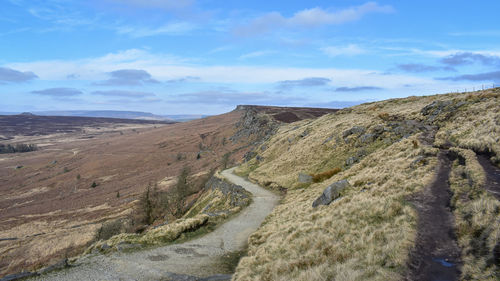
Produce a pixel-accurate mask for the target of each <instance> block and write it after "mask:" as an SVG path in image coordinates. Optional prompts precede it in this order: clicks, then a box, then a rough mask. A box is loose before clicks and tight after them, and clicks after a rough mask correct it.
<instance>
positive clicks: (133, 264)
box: [34, 168, 279, 280]
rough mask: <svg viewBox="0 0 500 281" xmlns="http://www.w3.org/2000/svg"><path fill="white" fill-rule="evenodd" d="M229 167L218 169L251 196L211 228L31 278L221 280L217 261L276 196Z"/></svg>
mask: <svg viewBox="0 0 500 281" xmlns="http://www.w3.org/2000/svg"><path fill="white" fill-rule="evenodd" d="M233 170H234V168H233V169H229V170H225V171H223V172H222V175H223V176H224V177H225V178H226V179H228V180H229V181H231V182H233V183H234V184H237V185H241V186H242V187H244V188H245V189H246V190H248V191H249V192H251V193H252V194H253V202H252V204H251V205H250V206H248V207H246V208H245V209H244V210H242V211H241V212H240V213H239V214H238V215H237V216H236V217H234V218H232V219H231V220H229V221H227V222H226V223H224V224H223V225H221V226H219V227H218V228H217V229H216V230H215V231H213V232H211V233H209V234H207V235H205V236H202V237H199V238H197V239H194V240H191V241H188V242H186V243H182V244H174V245H169V246H164V247H159V248H155V249H148V250H143V251H137V252H133V253H120V252H117V253H113V254H110V255H97V256H89V257H85V258H82V259H80V260H79V261H78V262H77V264H76V265H75V266H74V267H71V268H69V269H66V270H63V271H58V272H52V273H50V274H47V275H43V276H40V277H38V279H34V280H227V279H228V278H230V276H228V275H219V276H214V275H216V274H231V272H227V271H228V269H227V265H226V266H224V264H221V263H222V262H221V261H222V260H223V259H224V257H225V256H227V255H230V254H231V253H234V252H237V251H241V250H243V249H244V248H245V246H246V243H247V239H248V236H249V235H250V234H251V233H252V232H254V231H255V230H256V229H257V228H258V227H259V226H260V224H261V223H262V221H263V220H264V218H265V217H266V216H267V215H268V214H269V213H270V212H271V211H272V209H273V208H274V206H275V205H276V204H277V203H278V199H279V197H278V196H277V195H275V194H273V193H272V192H270V191H268V190H265V189H263V188H262V187H260V186H258V185H256V184H253V183H251V182H248V181H246V180H245V179H243V178H240V177H238V176H236V175H234V174H233V173H232V172H233ZM188 275H189V276H188ZM193 276H198V277H207V276H212V277H211V279H199V278H197V277H193Z"/></svg>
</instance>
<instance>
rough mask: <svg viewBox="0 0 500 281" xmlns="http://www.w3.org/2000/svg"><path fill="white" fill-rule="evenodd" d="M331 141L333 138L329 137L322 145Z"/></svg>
mask: <svg viewBox="0 0 500 281" xmlns="http://www.w3.org/2000/svg"><path fill="white" fill-rule="evenodd" d="M332 139H333V136H329V137H328V138H327V139H326V140H325V141H323V144H326V143H327V142H329V141H331V140H332Z"/></svg>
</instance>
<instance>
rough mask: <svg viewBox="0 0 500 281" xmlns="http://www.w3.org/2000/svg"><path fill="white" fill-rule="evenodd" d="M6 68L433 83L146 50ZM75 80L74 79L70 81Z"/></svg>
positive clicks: (55, 75)
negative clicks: (209, 61)
mask: <svg viewBox="0 0 500 281" xmlns="http://www.w3.org/2000/svg"><path fill="white" fill-rule="evenodd" d="M7 67H10V68H14V69H17V70H20V71H33V72H35V73H37V75H38V76H39V79H40V80H52V81H54V80H55V81H57V80H67V76H68V74H73V75H74V77H78V79H79V80H84V81H91V82H95V81H101V80H104V79H107V78H108V76H109V73H110V72H112V71H116V70H119V69H141V70H144V71H147V72H148V73H149V74H151V76H153V77H155V79H157V80H160V81H166V80H170V79H175V78H178V77H199V78H200V79H201V81H203V82H204V83H240V84H252V83H258V84H264V83H269V84H273V85H274V84H275V83H276V82H278V81H284V80H300V79H303V78H304V77H331V79H332V80H333V81H335V84H336V85H345V86H357V85H358V84H357V83H358V81H360V80H362V81H364V83H366V84H367V85H371V86H374V87H384V88H391V87H399V86H400V85H404V84H420V83H434V82H433V80H432V79H431V78H422V77H416V76H411V75H406V74H398V75H384V74H383V73H380V72H376V71H373V70H361V69H338V68H299V67H268V66H245V65H213V66H205V65H196V64H193V63H192V62H190V61H187V60H183V59H181V58H176V57H173V56H169V55H164V54H152V53H149V52H147V51H145V50H137V49H132V50H127V51H122V52H118V53H111V54H107V55H105V56H102V57H96V58H87V59H81V60H73V61H71V60H67V61H64V60H58V61H35V62H23V63H11V64H8V65H7ZM72 81H74V79H73V80H72Z"/></svg>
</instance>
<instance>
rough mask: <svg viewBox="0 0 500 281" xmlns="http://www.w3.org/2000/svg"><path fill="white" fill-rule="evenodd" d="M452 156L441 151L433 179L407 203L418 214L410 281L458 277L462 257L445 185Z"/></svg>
mask: <svg viewBox="0 0 500 281" xmlns="http://www.w3.org/2000/svg"><path fill="white" fill-rule="evenodd" d="M452 159H453V158H452V155H450V154H449V153H448V151H447V150H441V152H440V153H439V155H438V160H439V164H438V170H437V175H436V178H435V180H434V181H433V182H432V184H431V185H430V186H428V187H427V188H425V189H424V190H423V191H422V192H419V193H418V194H416V195H415V196H414V197H413V198H412V199H411V200H410V201H411V202H412V203H413V204H414V206H415V208H416V210H417V212H418V224H417V240H416V244H415V248H414V249H413V250H412V252H411V253H410V261H409V269H410V270H409V272H408V276H407V277H406V280H410V281H454V280H458V277H459V276H460V269H459V267H460V265H461V256H460V248H459V247H458V244H457V239H456V236H455V229H454V218H453V214H452V213H451V210H450V199H451V196H452V194H451V190H450V186H449V183H448V179H449V175H450V171H451V162H452Z"/></svg>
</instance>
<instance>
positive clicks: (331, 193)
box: [312, 179, 349, 208]
mask: <svg viewBox="0 0 500 281" xmlns="http://www.w3.org/2000/svg"><path fill="white" fill-rule="evenodd" d="M348 186H349V182H348V181H347V180H345V179H344V180H340V181H337V182H334V183H332V184H331V185H329V186H328V187H327V188H325V190H324V191H323V193H322V194H321V196H319V197H318V198H316V200H314V202H313V203H312V206H313V208H316V207H317V206H319V205H329V204H330V203H331V202H332V201H333V200H335V199H337V198H339V197H340V193H341V192H342V190H344V189H345V188H347V187H348Z"/></svg>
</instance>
